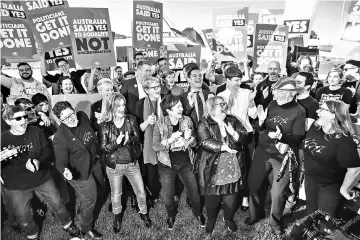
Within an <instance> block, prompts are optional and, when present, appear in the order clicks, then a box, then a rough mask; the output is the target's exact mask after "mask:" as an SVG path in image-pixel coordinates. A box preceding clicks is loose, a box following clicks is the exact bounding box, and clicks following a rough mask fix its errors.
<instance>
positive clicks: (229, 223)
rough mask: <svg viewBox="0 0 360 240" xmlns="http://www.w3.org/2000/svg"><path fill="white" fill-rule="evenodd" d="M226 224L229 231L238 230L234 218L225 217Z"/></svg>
mask: <svg viewBox="0 0 360 240" xmlns="http://www.w3.org/2000/svg"><path fill="white" fill-rule="evenodd" d="M225 224H226V226H227V228H228V230H229V231H231V232H233V233H234V232H236V231H237V226H236V223H235V222H234V220H233V219H225Z"/></svg>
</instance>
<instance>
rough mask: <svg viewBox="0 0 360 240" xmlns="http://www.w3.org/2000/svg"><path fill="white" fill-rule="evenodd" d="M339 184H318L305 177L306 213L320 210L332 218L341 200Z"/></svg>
mask: <svg viewBox="0 0 360 240" xmlns="http://www.w3.org/2000/svg"><path fill="white" fill-rule="evenodd" d="M340 187H341V183H339V184H330V185H329V184H319V183H317V182H316V181H314V179H313V178H312V177H310V176H305V193H306V213H307V214H310V213H313V212H315V211H316V210H318V209H320V210H322V211H324V212H326V213H328V214H330V215H332V216H336V210H337V208H338V206H339V204H340V202H341V200H342V199H343V197H342V195H341V193H340Z"/></svg>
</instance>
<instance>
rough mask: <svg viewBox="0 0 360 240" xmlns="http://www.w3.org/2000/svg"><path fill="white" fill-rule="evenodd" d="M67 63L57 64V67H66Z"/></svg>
mask: <svg viewBox="0 0 360 240" xmlns="http://www.w3.org/2000/svg"><path fill="white" fill-rule="evenodd" d="M68 65H69V64H67V63H65V64H61V65H58V66H59V68H63V67H67V66H68Z"/></svg>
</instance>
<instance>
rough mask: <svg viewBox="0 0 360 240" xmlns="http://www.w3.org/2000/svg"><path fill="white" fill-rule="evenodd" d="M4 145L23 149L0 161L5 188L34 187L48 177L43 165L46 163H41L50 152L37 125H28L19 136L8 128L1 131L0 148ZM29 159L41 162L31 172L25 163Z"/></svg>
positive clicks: (23, 188) (20, 188) (22, 188)
mask: <svg viewBox="0 0 360 240" xmlns="http://www.w3.org/2000/svg"><path fill="white" fill-rule="evenodd" d="M20 146H21V147H20ZM5 147H7V148H10V149H12V148H13V147H20V149H19V150H20V151H23V152H22V153H19V154H18V155H17V156H14V157H12V158H11V159H8V160H4V161H2V162H1V175H2V178H3V180H4V186H5V188H6V189H13V190H25V189H30V188H35V187H37V186H40V185H41V184H42V183H44V182H46V181H48V180H49V179H50V174H49V172H48V171H47V168H46V167H44V166H46V164H43V163H46V160H48V158H49V156H50V155H48V154H47V153H50V154H51V149H49V145H48V142H47V141H46V139H45V137H44V135H43V134H42V132H41V130H40V129H39V128H38V127H35V126H28V128H27V130H26V132H25V133H24V134H23V135H19V136H18V135H13V134H12V133H11V132H10V130H7V131H5V132H3V133H2V134H1V149H3V148H5ZM45 151H47V153H45ZM44 154H45V156H44ZM42 158H45V159H42ZM29 159H37V160H38V161H40V162H41V163H40V168H39V170H38V171H35V172H31V171H30V170H28V169H26V167H25V165H26V163H27V161H28V160H29ZM49 160H50V159H49Z"/></svg>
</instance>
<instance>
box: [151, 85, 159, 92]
mask: <svg viewBox="0 0 360 240" xmlns="http://www.w3.org/2000/svg"><path fill="white" fill-rule="evenodd" d="M151 88H152V89H154V90H155V91H156V90H159V89H160V85H157V86H154V87H149V89H151Z"/></svg>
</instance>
